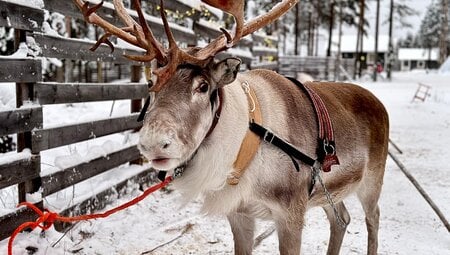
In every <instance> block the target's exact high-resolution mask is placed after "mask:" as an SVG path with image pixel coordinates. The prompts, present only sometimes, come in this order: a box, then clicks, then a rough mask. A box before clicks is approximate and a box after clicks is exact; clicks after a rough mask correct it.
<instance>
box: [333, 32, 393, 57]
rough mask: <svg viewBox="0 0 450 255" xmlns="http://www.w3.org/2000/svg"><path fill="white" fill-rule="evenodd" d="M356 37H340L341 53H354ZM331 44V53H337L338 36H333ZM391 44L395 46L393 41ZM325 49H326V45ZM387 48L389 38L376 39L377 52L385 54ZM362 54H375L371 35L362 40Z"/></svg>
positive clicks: (383, 36)
mask: <svg viewBox="0 0 450 255" xmlns="http://www.w3.org/2000/svg"><path fill="white" fill-rule="evenodd" d="M356 38H357V36H356V35H348V34H347V35H345V34H344V35H342V38H341V52H355V51H356V47H355V45H356ZM332 41H333V43H332V46H331V51H333V52H337V51H338V43H339V36H337V35H334V36H333V39H332ZM393 44H394V45H395V44H396V42H395V39H394V42H393ZM325 47H328V45H326V46H325ZM388 48H389V36H388V35H379V37H378V52H387V51H388ZM363 52H369V53H370V52H372V53H373V52H375V37H374V36H372V35H366V36H364V39H363Z"/></svg>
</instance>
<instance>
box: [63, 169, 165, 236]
mask: <svg viewBox="0 0 450 255" xmlns="http://www.w3.org/2000/svg"><path fill="white" fill-rule="evenodd" d="M156 181H158V180H157V178H156V173H155V171H154V170H153V169H147V170H143V171H142V172H141V173H139V174H137V175H135V176H133V177H131V178H128V179H126V180H124V181H121V182H119V183H117V184H116V185H114V186H113V187H111V188H108V189H105V190H103V191H101V192H99V193H97V194H96V195H95V196H92V197H91V198H89V199H86V200H84V201H83V202H81V203H79V204H77V205H74V206H71V207H69V208H67V209H65V210H63V211H62V212H60V213H59V214H60V215H64V216H71V215H84V214H87V213H92V212H94V211H98V210H101V209H103V208H105V207H106V206H107V205H108V204H111V203H112V202H113V201H116V199H117V197H120V196H121V195H123V194H126V193H125V192H124V189H126V187H127V185H128V184H129V182H133V183H139V184H148V183H152V182H156ZM69 226H70V224H67V223H60V222H57V223H56V224H55V229H56V230H57V231H61V232H62V231H64V230H65V229H66V228H67V227H69Z"/></svg>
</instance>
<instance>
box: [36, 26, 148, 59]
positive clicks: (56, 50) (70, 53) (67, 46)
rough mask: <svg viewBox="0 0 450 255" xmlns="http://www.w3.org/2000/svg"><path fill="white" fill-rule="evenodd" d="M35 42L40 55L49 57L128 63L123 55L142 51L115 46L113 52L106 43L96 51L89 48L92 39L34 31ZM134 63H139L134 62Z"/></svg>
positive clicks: (92, 42) (91, 44) (140, 53)
mask: <svg viewBox="0 0 450 255" xmlns="http://www.w3.org/2000/svg"><path fill="white" fill-rule="evenodd" d="M34 38H35V40H36V43H37V44H38V45H39V47H40V48H41V49H42V52H41V55H42V56H44V57H49V58H63V59H77V60H87V61H105V62H115V63H124V64H130V63H133V61H131V60H129V59H127V58H125V57H124V56H123V55H125V54H128V55H142V54H143V53H144V51H136V50H130V49H125V48H121V47H115V48H114V52H111V49H110V48H109V47H108V46H106V45H101V46H100V47H99V48H98V49H97V50H96V51H94V52H93V51H91V50H89V49H90V48H91V47H92V46H93V45H94V44H95V42H94V41H86V40H82V39H69V38H64V37H57V36H50V35H44V34H42V33H35V34H34ZM134 63H135V64H140V63H137V62H134Z"/></svg>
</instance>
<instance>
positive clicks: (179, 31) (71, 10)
mask: <svg viewBox="0 0 450 255" xmlns="http://www.w3.org/2000/svg"><path fill="white" fill-rule="evenodd" d="M44 4H45V8H46V9H48V10H49V11H56V12H60V13H62V14H64V15H67V16H70V17H75V18H78V19H84V18H83V15H82V14H81V12H80V10H79V9H78V8H77V7H76V6H75V4H74V3H73V1H60V0H44ZM129 13H130V16H131V17H133V18H134V19H135V20H137V13H136V12H135V11H129ZM97 14H98V15H99V16H101V17H103V18H104V19H105V20H107V21H109V22H111V23H112V24H114V25H116V26H118V27H123V26H124V24H123V22H122V21H121V20H120V19H119V17H118V16H117V15H116V12H115V10H114V8H113V6H112V4H108V3H105V4H104V5H103V7H102V8H100V9H98V10H97ZM145 19H146V20H147V23H148V25H149V26H150V27H151V29H152V32H153V34H154V35H155V36H156V37H164V36H165V32H164V26H163V24H162V21H161V19H160V18H159V17H153V16H150V15H145ZM170 28H171V30H172V32H173V34H174V36H175V38H176V39H177V41H180V42H185V43H187V44H189V45H195V44H196V42H197V37H196V35H195V34H194V32H193V31H189V30H188V29H187V28H184V27H182V26H180V25H177V24H175V23H171V22H170Z"/></svg>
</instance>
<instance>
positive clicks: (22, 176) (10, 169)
mask: <svg viewBox="0 0 450 255" xmlns="http://www.w3.org/2000/svg"><path fill="white" fill-rule="evenodd" d="M40 162H41V160H40V157H39V156H38V155H33V156H30V157H29V158H23V159H18V160H15V161H12V162H9V163H7V164H4V165H0V189H2V188H5V187H8V186H12V185H14V184H18V183H21V182H25V181H29V180H31V179H34V178H37V177H39V173H40ZM0 225H1V224H0Z"/></svg>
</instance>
